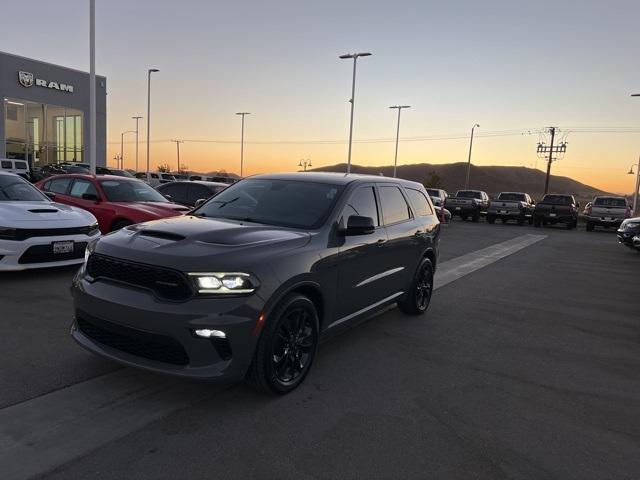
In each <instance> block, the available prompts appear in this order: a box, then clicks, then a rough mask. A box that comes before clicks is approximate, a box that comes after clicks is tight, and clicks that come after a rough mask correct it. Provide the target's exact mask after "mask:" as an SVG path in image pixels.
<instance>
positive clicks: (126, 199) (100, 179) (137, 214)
mask: <svg viewBox="0 0 640 480" xmlns="http://www.w3.org/2000/svg"><path fill="white" fill-rule="evenodd" d="M36 186H37V187H38V188H40V189H41V190H44V191H45V192H51V193H54V194H55V201H56V202H59V203H64V204H66V205H72V206H74V207H80V208H83V209H85V210H88V211H89V212H91V213H93V215H94V216H95V217H96V218H97V219H98V224H99V225H100V231H101V232H102V233H109V232H113V231H114V230H118V229H120V228H122V227H126V226H127V225H131V224H134V223H140V222H146V221H149V220H157V219H159V218H166V217H175V216H177V215H183V214H184V213H185V212H188V211H189V208H187V207H184V206H182V205H178V204H176V203H172V202H170V201H169V200H167V198H165V197H164V196H163V195H161V194H160V193H158V192H157V191H156V190H154V189H153V188H151V187H150V186H149V185H147V184H146V183H144V182H142V181H140V180H138V179H135V178H126V177H117V176H115V175H99V176H97V177H94V176H93V175H83V174H68V175H55V176H53V177H49V178H46V179H44V180H41V181H40V182H38V183H36Z"/></svg>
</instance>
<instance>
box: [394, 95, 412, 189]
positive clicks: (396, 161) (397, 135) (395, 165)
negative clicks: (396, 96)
mask: <svg viewBox="0 0 640 480" xmlns="http://www.w3.org/2000/svg"><path fill="white" fill-rule="evenodd" d="M389 108H396V109H398V128H397V129H396V156H395V160H394V161H393V178H396V169H397V168H398V141H399V140H400V112H401V111H402V109H403V108H411V105H394V106H392V107H389Z"/></svg>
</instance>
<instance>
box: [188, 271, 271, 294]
mask: <svg viewBox="0 0 640 480" xmlns="http://www.w3.org/2000/svg"><path fill="white" fill-rule="evenodd" d="M189 276H190V277H191V278H193V281H194V282H195V285H196V288H197V289H198V293H203V294H220V295H229V294H231V295H233V294H236V295H238V294H247V293H253V292H254V291H255V290H256V288H257V286H258V282H257V281H256V280H255V279H253V278H252V277H251V275H249V274H248V273H242V272H212V273H209V272H207V273H190V274H189Z"/></svg>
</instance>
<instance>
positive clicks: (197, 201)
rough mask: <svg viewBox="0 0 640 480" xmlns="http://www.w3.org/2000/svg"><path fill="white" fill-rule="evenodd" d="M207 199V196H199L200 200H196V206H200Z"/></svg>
mask: <svg viewBox="0 0 640 480" xmlns="http://www.w3.org/2000/svg"><path fill="white" fill-rule="evenodd" d="M206 201H207V199H206V198H199V199H198V200H196V203H195V205H194V207H195V208H198V207H199V206H201V205H203V204H204V203H205V202H206Z"/></svg>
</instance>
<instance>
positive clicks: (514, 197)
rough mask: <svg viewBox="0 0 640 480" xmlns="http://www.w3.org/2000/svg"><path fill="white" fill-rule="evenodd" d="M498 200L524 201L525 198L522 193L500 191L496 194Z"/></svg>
mask: <svg viewBox="0 0 640 480" xmlns="http://www.w3.org/2000/svg"><path fill="white" fill-rule="evenodd" d="M498 200H503V201H505V202H525V201H526V200H527V199H526V198H525V196H524V193H501V194H500V195H498Z"/></svg>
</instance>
